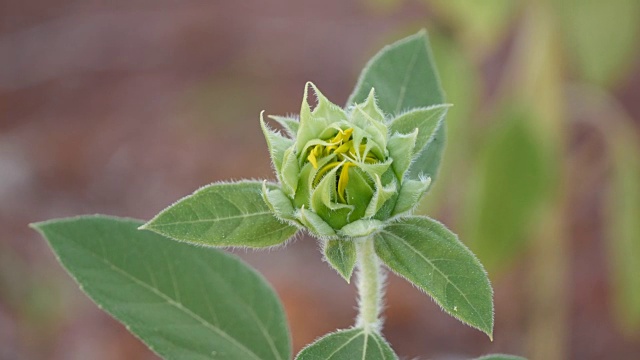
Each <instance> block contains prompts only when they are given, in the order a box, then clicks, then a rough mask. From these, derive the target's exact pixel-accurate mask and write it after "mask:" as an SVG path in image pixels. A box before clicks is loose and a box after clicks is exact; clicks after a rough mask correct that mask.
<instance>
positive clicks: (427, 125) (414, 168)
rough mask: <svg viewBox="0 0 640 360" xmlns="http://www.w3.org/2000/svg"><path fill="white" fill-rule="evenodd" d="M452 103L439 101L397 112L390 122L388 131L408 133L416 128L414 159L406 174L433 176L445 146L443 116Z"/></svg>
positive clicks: (411, 175) (413, 177) (416, 176)
mask: <svg viewBox="0 0 640 360" xmlns="http://www.w3.org/2000/svg"><path fill="white" fill-rule="evenodd" d="M450 107H451V104H439V105H433V106H429V107H426V108H417V109H414V110H411V111H408V112H406V113H404V114H402V115H399V116H398V117H396V118H395V119H393V120H392V121H391V123H390V124H389V130H390V131H391V133H395V132H399V133H401V134H408V133H410V132H412V131H414V130H415V129H418V136H417V138H416V143H415V147H414V149H413V162H412V163H411V164H410V166H409V169H408V170H407V172H408V174H407V176H408V177H409V178H411V179H414V180H415V179H417V178H418V177H419V176H420V175H422V174H424V175H428V176H429V177H431V178H435V176H436V175H437V171H438V167H439V165H440V158H441V156H442V152H443V149H444V131H445V130H444V129H445V122H444V120H445V116H446V115H447V111H448V110H449V108H450Z"/></svg>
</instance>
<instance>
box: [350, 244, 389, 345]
mask: <svg viewBox="0 0 640 360" xmlns="http://www.w3.org/2000/svg"><path fill="white" fill-rule="evenodd" d="M356 246H357V253H358V295H359V298H360V300H359V303H358V308H359V314H358V319H357V321H356V326H357V327H361V328H363V329H365V330H366V331H371V330H372V331H375V332H379V331H380V328H381V327H382V321H381V320H380V318H379V316H380V309H381V307H382V295H383V294H382V276H381V275H382V274H381V272H380V262H379V260H378V255H376V252H375V249H374V248H373V237H368V238H365V239H362V240H361V241H358V242H357V243H356Z"/></svg>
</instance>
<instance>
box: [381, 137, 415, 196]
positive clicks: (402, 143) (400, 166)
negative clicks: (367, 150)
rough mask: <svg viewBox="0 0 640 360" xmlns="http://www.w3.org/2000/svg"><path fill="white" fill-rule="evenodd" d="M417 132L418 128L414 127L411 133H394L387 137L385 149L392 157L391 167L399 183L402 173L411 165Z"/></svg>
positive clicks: (401, 179)
mask: <svg viewBox="0 0 640 360" xmlns="http://www.w3.org/2000/svg"><path fill="white" fill-rule="evenodd" d="M418 133H419V129H418V128H416V129H415V130H414V131H413V132H412V133H409V134H401V133H395V134H393V135H392V136H391V138H389V143H388V144H387V149H388V150H389V156H390V157H391V158H392V159H393V164H391V167H392V168H393V172H394V173H395V174H396V177H397V178H398V181H400V182H401V183H402V181H403V178H404V173H405V172H406V171H407V170H408V169H409V165H411V160H412V159H413V149H414V148H415V146H416V139H417V137H418Z"/></svg>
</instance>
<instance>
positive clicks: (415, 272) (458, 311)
mask: <svg viewBox="0 0 640 360" xmlns="http://www.w3.org/2000/svg"><path fill="white" fill-rule="evenodd" d="M374 240H375V243H374V245H375V249H376V253H377V254H378V256H379V257H380V259H381V260H382V261H383V262H384V263H385V264H386V265H387V266H388V267H389V268H390V269H391V270H392V271H393V272H395V273H396V274H398V275H400V276H402V277H404V278H406V279H407V280H409V281H411V282H412V283H413V284H415V285H416V286H417V287H418V288H420V289H421V290H423V291H424V292H426V293H427V294H429V295H430V296H431V297H432V298H433V300H434V301H435V302H436V303H437V304H438V305H440V307H442V309H443V310H444V311H446V312H447V313H448V314H450V315H451V316H453V317H455V318H456V319H458V320H460V321H462V322H464V323H466V324H468V325H470V326H472V327H474V328H477V329H479V330H481V331H483V332H485V333H486V334H487V335H489V337H490V338H491V337H492V333H493V292H492V290H491V285H490V284H489V279H488V278H487V274H486V272H485V271H484V269H483V268H482V265H481V264H480V262H479V261H478V260H477V259H476V257H475V256H474V255H473V254H472V253H471V251H469V249H467V248H466V247H465V246H464V245H463V244H462V243H461V242H460V241H459V240H458V237H457V236H456V235H455V234H453V233H452V232H451V231H449V230H448V229H447V228H446V227H445V226H444V225H442V224H441V223H439V222H437V221H435V220H432V219H429V218H426V217H417V216H411V217H407V218H404V219H401V220H399V221H397V222H394V223H391V224H389V225H387V226H386V227H385V228H384V229H383V230H381V231H380V232H379V233H378V234H376V235H375V237H374Z"/></svg>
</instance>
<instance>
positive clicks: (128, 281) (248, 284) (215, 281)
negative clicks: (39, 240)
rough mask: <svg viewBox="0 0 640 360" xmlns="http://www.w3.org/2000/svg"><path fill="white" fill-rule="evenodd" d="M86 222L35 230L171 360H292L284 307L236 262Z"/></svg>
mask: <svg viewBox="0 0 640 360" xmlns="http://www.w3.org/2000/svg"><path fill="white" fill-rule="evenodd" d="M140 224H141V223H140V222H138V221H136V220H129V219H118V218H112V217H106V216H86V217H77V218H70V219H61V220H52V221H47V222H42V223H37V224H34V225H32V226H33V227H34V228H35V229H37V230H38V231H39V232H40V233H41V234H42V235H43V236H44V237H45V238H46V239H47V241H48V242H49V244H50V245H51V248H52V249H53V251H54V252H55V253H56V256H57V257H58V260H59V261H60V262H61V263H62V265H63V266H64V267H65V268H66V269H67V271H69V273H70V274H71V276H72V277H73V278H74V279H75V280H76V281H77V282H78V284H79V285H80V287H81V289H82V290H83V291H85V292H86V293H87V295H89V297H91V299H93V301H95V302H96V304H98V306H99V307H100V308H102V309H104V310H105V311H107V312H108V313H110V314H111V315H113V316H114V317H115V318H116V319H118V320H120V321H121V322H122V323H124V324H125V326H126V327H127V328H128V329H129V330H130V331H131V332H132V333H133V334H135V335H136V336H137V337H138V338H140V339H141V340H142V341H144V342H145V343H146V344H147V345H148V346H149V347H150V348H151V349H152V350H153V351H155V352H156V353H157V354H159V355H160V356H162V357H164V358H167V359H211V358H215V359H226V360H237V359H247V360H258V359H264V360H267V359H270V360H287V359H289V358H290V356H291V343H290V338H289V332H288V329H287V325H286V319H285V315H284V311H283V308H282V305H281V304H280V302H279V301H278V299H277V297H276V294H275V293H274V291H273V290H272V289H271V288H270V287H269V285H268V284H267V283H266V282H265V280H264V279H263V278H262V277H261V276H260V275H259V274H258V273H257V272H256V271H254V270H253V269H251V268H250V267H248V266H247V265H245V264H244V263H242V262H241V261H240V260H239V259H238V258H236V257H235V256H232V255H229V254H226V253H224V252H221V251H219V250H216V249H212V248H203V247H196V246H192V245H189V244H186V243H180V242H177V241H174V240H170V239H167V238H165V237H163V236H160V235H158V234H154V233H152V232H148V231H139V230H137V228H138V226H139V225H140Z"/></svg>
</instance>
